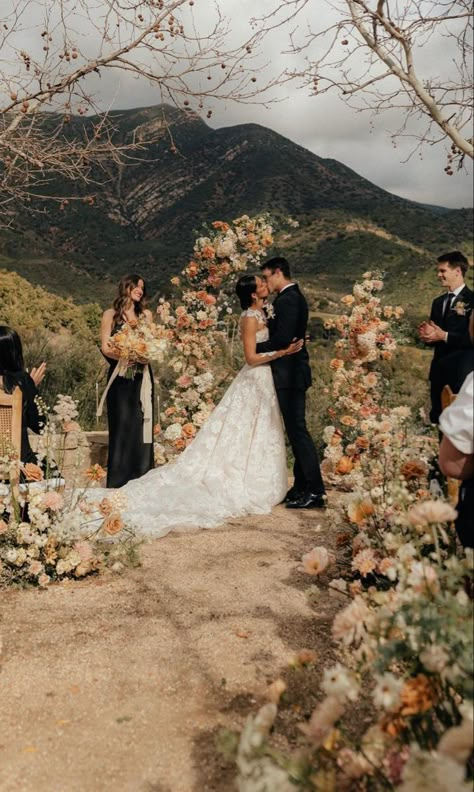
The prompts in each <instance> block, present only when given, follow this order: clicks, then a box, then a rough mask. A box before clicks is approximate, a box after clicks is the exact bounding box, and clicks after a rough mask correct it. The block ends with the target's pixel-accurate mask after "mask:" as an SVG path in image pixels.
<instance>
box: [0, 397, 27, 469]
mask: <svg viewBox="0 0 474 792" xmlns="http://www.w3.org/2000/svg"><path fill="white" fill-rule="evenodd" d="M22 407H23V395H22V392H21V390H20V388H18V387H16V388H15V390H14V391H13V393H4V391H3V390H1V389H0V444H2V441H3V443H6V444H8V445H9V446H13V448H14V449H15V451H16V452H17V454H18V457H20V454H21V416H22Z"/></svg>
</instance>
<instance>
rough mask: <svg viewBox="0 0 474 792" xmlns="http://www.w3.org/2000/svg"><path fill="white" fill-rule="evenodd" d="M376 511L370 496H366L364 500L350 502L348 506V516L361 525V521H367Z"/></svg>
mask: <svg viewBox="0 0 474 792" xmlns="http://www.w3.org/2000/svg"><path fill="white" fill-rule="evenodd" d="M374 511H375V507H374V504H373V503H372V501H371V500H370V498H364V499H363V500H355V501H352V503H350V504H349V506H348V507H347V516H348V517H349V520H350V521H351V522H353V523H355V524H356V525H361V523H363V522H365V521H366V519H367V517H370V515H371V514H373V513H374Z"/></svg>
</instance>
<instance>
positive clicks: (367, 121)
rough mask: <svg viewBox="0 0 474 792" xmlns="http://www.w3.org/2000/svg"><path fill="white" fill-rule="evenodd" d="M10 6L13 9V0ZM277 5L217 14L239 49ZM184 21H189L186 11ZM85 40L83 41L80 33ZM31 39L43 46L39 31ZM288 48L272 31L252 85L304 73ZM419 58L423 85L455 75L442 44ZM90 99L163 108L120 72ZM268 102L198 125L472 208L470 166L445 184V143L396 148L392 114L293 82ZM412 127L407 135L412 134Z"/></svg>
mask: <svg viewBox="0 0 474 792" xmlns="http://www.w3.org/2000/svg"><path fill="white" fill-rule="evenodd" d="M7 2H8V3H12V2H13V0H7ZM316 3H317V12H318V13H317V24H318V27H322V26H325V25H326V24H328V23H329V22H330V20H331V19H332V18H333V17H332V15H334V13H336V12H335V11H334V9H331V7H330V5H329V3H327V4H326V3H323V0H310V1H309V2H308V4H307V11H308V20H305V18H304V16H302V17H301V19H300V25H301V28H300V32H301V35H302V36H304V34H305V33H307V28H305V21H307V22H308V24H310V23H312V24H315V22H314V19H316V15H313V16H314V19H311V15H310V12H311V11H313V10H314V9H315V7H316ZM276 5H279V4H278V3H277V2H276V0H258V4H257V3H256V2H255V0H220V2H219V7H220V8H221V10H222V12H223V14H225V15H226V17H227V18H228V19H229V20H230V22H229V27H230V35H229V39H228V41H229V42H230V44H231V45H232V46H238V45H239V46H240V45H241V44H242V42H243V41H245V40H246V39H247V38H248V37H249V36H250V35H251V34H252V31H253V28H252V27H251V25H250V20H251V18H252V16H254V15H255V14H256V13H258V14H259V15H264V14H265V13H270V12H271V11H272V10H274V9H275V7H276ZM97 7H98V6H97ZM35 8H36V11H35V13H36V18H31V20H30V26H31V24H33V23H34V24H40V14H42V13H43V12H42V11H40V10H39V6H37V7H36V6H35ZM91 13H94V12H93V11H91ZM97 13H98V12H97ZM186 13H187V14H188V13H189V14H190V13H191V11H190V9H189V8H188V9H187V11H186ZM194 15H195V19H196V23H197V25H198V27H199V26H202V27H203V28H204V29H206V28H207V29H208V30H209V28H210V26H211V23H212V20H213V19H214V18H215V7H214V6H213V5H211V4H209V5H206V4H201V2H199V3H197V4H196V6H195V7H194ZM295 24H296V23H294V24H293V27H294V26H295ZM82 34H83V37H85V34H84V32H83V31H82ZM31 35H32V34H31V29H30V30H28V26H27V25H26V24H25V26H24V31H23V36H24V41H25V42H27V43H28V45H30V44H31ZM36 38H37V39H38V40H41V39H40V37H39V35H38V30H37V31H36ZM96 45H97V47H98V46H99V38H98V37H97V40H95V39H94V35H93V34H91V35H89V36H88V37H87V48H88V51H89V52H92V51H94V47H95V46H96ZM288 47H289V28H288V27H286V28H277V29H276V30H275V31H274V32H273V33H272V35H270V36H269V37H268V38H267V39H264V41H263V44H262V47H261V52H260V54H259V55H257V53H255V57H256V61H255V64H256V65H257V66H258V67H259V71H258V73H257V77H258V82H257V85H260V84H261V85H264V84H265V81H266V80H267V79H269V78H270V79H271V78H272V77H274V76H276V75H277V74H279V73H281V72H282V71H283V70H284V69H285V68H288V67H292V66H293V67H295V66H297V67H298V68H300V69H302V68H303V67H304V66H305V65H306V62H305V58H306V57H307V56H310V55H311V54H314V53H311V51H310V50H308V51H303V52H301V53H299V54H298V55H297V56H295V57H290V56H289V55H288V54H285V51H287V50H288ZM421 55H422V61H421V67H420V68H421V69H422V72H423V73H422V77H423V79H427V75H428V77H434V76H436V75H437V74H438V73H440V74H443V75H444V76H445V75H446V74H448V73H449V71H450V70H451V68H452V57H451V55H452V53H451V52H450V50H449V46H448V45H447V44H446V42H444V43H443V44H442V45H441V44H440V45H439V46H438V45H437V43H436V40H435V41H431V42H430V46H427V47H425V48H424V49H423V50H422V53H421ZM201 80H202V81H203V83H204V87H205V88H207V87H208V85H209V83H207V82H206V80H205V76H203V75H201V74H199V75H196V76H195V77H193V81H194V84H195V85H196V87H198V85H199V82H200V81H201ZM88 91H89V92H90V93H91V94H92V95H95V96H96V99H97V100H98V102H99V105H100V107H102V109H107V108H110V107H113V108H115V109H118V108H121V109H129V108H133V107H142V106H147V105H154V104H159V103H161V102H162V101H168V97H167V96H162V95H161V93H160V91H159V90H158V88H157V86H156V84H150V82H149V81H147V80H146V79H144V78H143V79H136V78H134V77H133V76H132V75H131V74H130V73H127V72H125V71H122V72H119V71H112V70H107V69H102V70H101V76H100V77H99V76H97V75H93V76H91V78H88ZM273 95H274V97H275V98H277V99H279V101H275V102H274V103H272V102H270V103H269V104H268V106H267V107H265V106H263V104H262V102H263V101H264V100H265V99H266V98H267V95H265V96H262V97H260V98H257V99H256V102H255V103H254V104H244V103H238V102H233V101H213V102H211V103H208V102H207V101H205V110H204V112H203V117H205V111H206V110H207V107H208V106H211V107H212V109H213V116H212V126H213V127H222V126H230V125H233V124H244V123H258V124H262V125H264V126H267V127H269V128H271V129H273V130H275V131H276V132H278V133H280V134H281V135H284V136H285V137H287V138H289V139H290V140H292V141H294V142H295V143H298V144H300V145H302V146H304V147H305V148H307V149H309V150H310V151H312V152H314V153H315V154H317V155H318V156H320V157H323V158H332V159H336V160H339V161H340V162H342V163H344V164H345V165H347V166H348V167H350V168H352V169H353V170H355V171H357V173H359V174H360V175H362V176H364V177H365V178H367V179H369V180H370V181H372V182H374V183H375V184H377V185H379V186H380V187H383V188H384V189H386V190H388V191H390V192H395V193H396V194H398V195H401V196H403V197H405V198H410V199H412V200H416V201H420V202H423V203H434V204H440V205H444V206H451V207H460V206H471V205H472V201H473V189H472V167H471V163H469V167H468V168H467V169H466V170H463V171H459V172H455V173H454V174H453V175H452V176H447V175H446V174H445V172H444V170H443V169H444V167H445V164H446V155H447V152H448V149H449V146H448V145H447V144H446V143H445V142H442V143H439V144H437V145H435V146H425V147H424V149H423V150H422V151H421V152H415V153H413V151H414V148H415V143H414V141H413V140H412V139H410V138H408V137H402V138H400V139H399V140H398V141H397V147H396V148H394V146H393V144H392V141H391V137H390V133H389V132H388V130H389V129H390V130H391V131H393V130H394V129H396V128H397V127H398V126H399V125H400V123H401V118H402V116H401V115H400V111H397V110H390V111H387V112H384V113H381V114H380V115H378V116H376V117H375V118H374V117H371V116H370V115H369V114H368V113H358V112H356V111H355V110H352V109H351V108H349V107H348V106H347V105H346V104H345V103H344V101H343V100H342V99H341V98H340V97H339V96H338V95H337V93H332V94H325V95H320V96H318V95H316V96H310V95H309V89H308V88H307V87H301V83H300V84H298V82H297V81H296V80H295V81H292V82H288V83H286V84H285V85H284V86H282V87H281V88H279V89H277V90H275V91H274V92H273ZM191 104H193V103H191ZM196 105H197V102H196V103H195V105H194V109H197V107H196ZM422 120H423V119H422ZM414 123H415V126H414V127H412V129H413V131H416V122H414Z"/></svg>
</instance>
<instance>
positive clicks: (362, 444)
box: [355, 437, 369, 448]
mask: <svg viewBox="0 0 474 792" xmlns="http://www.w3.org/2000/svg"><path fill="white" fill-rule="evenodd" d="M355 444H356V446H357V448H368V447H369V441H368V439H367V437H356V441H355Z"/></svg>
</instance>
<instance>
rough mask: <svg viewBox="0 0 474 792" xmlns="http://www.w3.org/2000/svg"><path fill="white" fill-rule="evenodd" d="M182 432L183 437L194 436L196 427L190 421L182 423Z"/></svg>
mask: <svg viewBox="0 0 474 792" xmlns="http://www.w3.org/2000/svg"><path fill="white" fill-rule="evenodd" d="M183 434H184V435H185V437H194V435H195V434H196V427H195V426H194V424H192V423H185V424H183Z"/></svg>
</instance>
